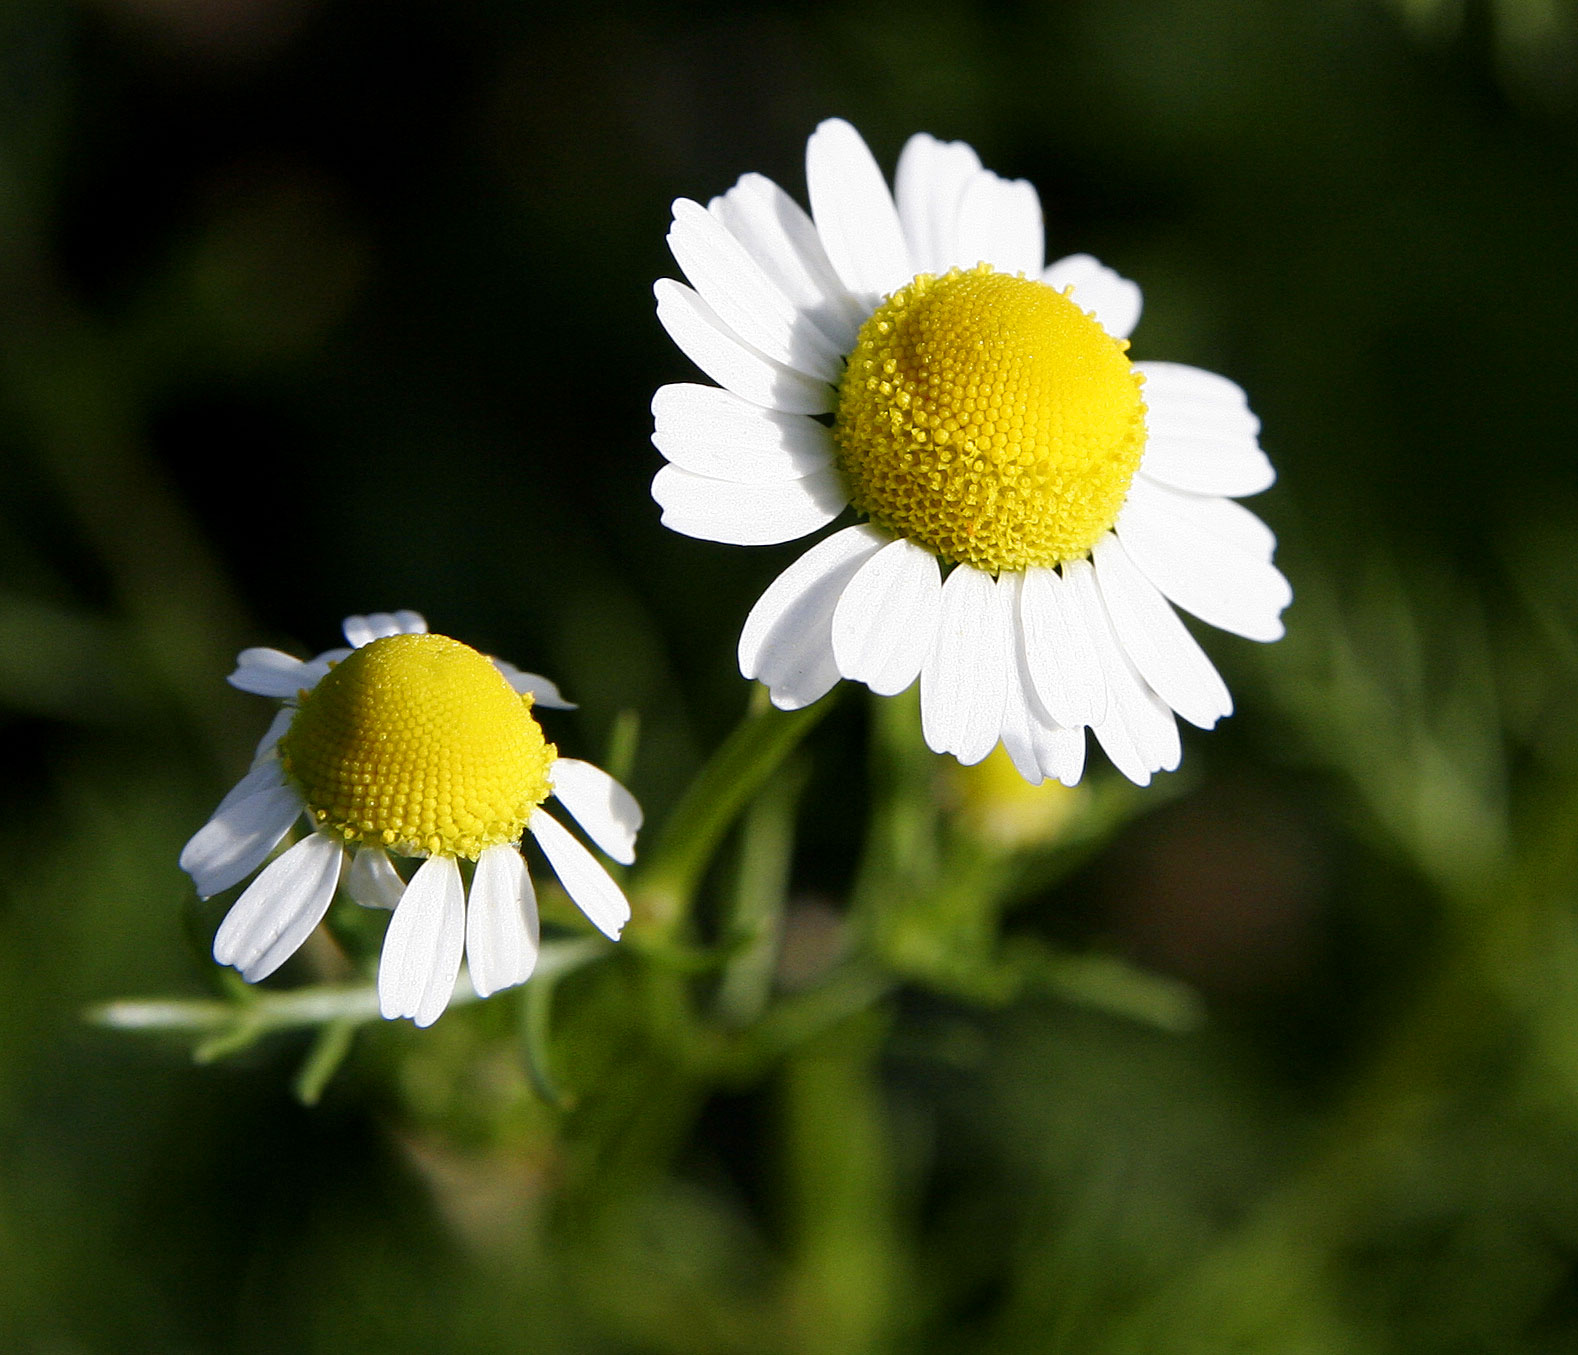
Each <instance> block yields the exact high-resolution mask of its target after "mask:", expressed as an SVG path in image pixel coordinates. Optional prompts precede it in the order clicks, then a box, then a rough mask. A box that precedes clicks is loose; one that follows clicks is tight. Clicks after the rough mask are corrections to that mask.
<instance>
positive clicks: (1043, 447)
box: [833, 264, 1145, 574]
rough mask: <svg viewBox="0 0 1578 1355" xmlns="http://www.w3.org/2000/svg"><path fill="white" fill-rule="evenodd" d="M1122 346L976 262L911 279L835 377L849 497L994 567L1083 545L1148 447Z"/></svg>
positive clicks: (1034, 290) (883, 521)
mask: <svg viewBox="0 0 1578 1355" xmlns="http://www.w3.org/2000/svg"><path fill="white" fill-rule="evenodd" d="M1127 348H1128V344H1127V343H1126V342H1124V341H1122V340H1118V339H1114V338H1112V337H1111V335H1109V334H1108V333H1107V332H1106V331H1105V330H1104V329H1102V327H1101V326H1100V325H1099V324H1097V323H1096V321H1095V320H1093V319H1092V318H1091V317H1090V316H1089V315H1087V314H1086V313H1085V312H1084V311H1082V310H1081V309H1080V308H1079V307H1078V306H1076V305H1075V304H1074V302H1073V301H1071V300H1070V299H1069V298H1068V297H1066V296H1064V295H1063V294H1062V293H1060V292H1056V291H1054V290H1053V289H1052V288H1050V287H1048V286H1045V285H1044V284H1042V283H1040V282H1032V281H1029V280H1027V279H1025V278H1022V277H1012V276H1010V275H1008V274H1006V273H995V272H993V271H992V269H991V268H989V267H988V266H987V265H985V264H982V265H980V266H979V267H977V268H973V269H970V270H969V271H968V272H965V271H961V270H959V269H955V270H954V271H953V272H951V273H948V274H946V275H945V276H943V277H932V276H930V275H929V274H922V275H921V276H920V277H918V278H916V279H915V280H914V281H913V282H911V283H910V284H909V285H908V286H906V287H902V288H900V289H899V290H898V291H897V292H895V293H894V294H893V295H892V296H891V297H889V298H888V300H887V301H885V302H884V303H883V304H882V305H881V306H880V307H878V309H877V310H876V312H875V313H874V314H873V315H872V316H871V318H870V319H869V320H867V321H866V323H865V325H864V326H862V328H861V331H860V337H859V340H858V341H857V343H856V345H855V351H854V352H853V353H851V354H850V357H849V365H848V367H847V368H846V369H845V372H844V379H843V382H842V383H841V385H840V386H839V391H838V409H837V412H836V414H835V415H834V421H833V442H834V446H835V449H836V455H837V458H838V464H839V467H840V468H841V469H842V471H843V473H844V480H845V484H846V487H847V488H848V490H849V496H850V501H851V502H852V503H853V504H854V505H855V507H856V508H857V509H858V510H859V511H860V512H862V513H864V514H866V515H867V516H868V517H869V518H870V519H871V520H872V521H873V522H874V523H876V524H877V525H878V526H879V527H883V528H885V529H887V530H888V531H890V532H893V533H894V534H896V535H898V536H905V537H909V538H910V539H911V540H913V541H917V542H919V543H920V544H921V545H923V546H926V547H927V548H928V549H930V550H933V551H935V552H936V553H937V554H938V555H940V556H942V557H943V559H945V560H951V561H953V562H955V563H959V564H967V565H974V566H975V567H976V568H978V569H984V570H986V571H988V572H990V573H993V574H995V573H997V572H999V571H1000V570H1005V569H1007V570H1019V569H1024V568H1025V567H1026V566H1028V565H1047V566H1050V565H1055V564H1058V563H1059V562H1061V561H1063V560H1071V559H1076V558H1078V557H1081V556H1083V555H1085V554H1086V553H1087V552H1088V551H1089V550H1090V548H1091V547H1092V546H1093V545H1095V543H1096V540H1097V539H1098V538H1099V537H1100V536H1101V534H1102V533H1103V532H1104V531H1106V530H1107V529H1108V528H1109V527H1111V526H1112V524H1113V521H1114V520H1115V519H1116V518H1117V516H1118V509H1119V508H1121V507H1122V506H1123V500H1124V497H1125V496H1126V495H1127V494H1128V491H1129V482H1130V480H1131V479H1132V478H1133V476H1134V469H1135V467H1136V466H1138V465H1139V463H1140V453H1141V451H1142V450H1143V448H1144V445H1145V406H1144V404H1143V403H1142V401H1141V399H1140V377H1139V374H1138V373H1137V372H1135V371H1134V369H1133V368H1132V367H1131V366H1130V365H1129V360H1128V358H1127V357H1126V356H1125V350H1126V349H1127Z"/></svg>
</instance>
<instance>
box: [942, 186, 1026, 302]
mask: <svg viewBox="0 0 1578 1355" xmlns="http://www.w3.org/2000/svg"><path fill="white" fill-rule="evenodd" d="M955 262H956V263H958V265H959V266H960V267H961V268H974V267H975V265H976V264H978V263H989V264H991V265H992V267H993V268H995V269H996V270H997V271H998V272H999V273H1023V274H1024V275H1025V276H1026V277H1028V278H1031V279H1034V278H1036V277H1038V276H1039V275H1040V272H1041V266H1042V265H1043V264H1044V263H1045V262H1046V229H1045V226H1044V225H1043V224H1042V220H1041V199H1040V197H1039V196H1037V194H1036V190H1035V189H1034V188H1032V187H1031V186H1030V185H1029V184H1028V183H1026V182H1025V181H1024V180H1023V179H1012V180H1010V179H1004V178H1000V177H999V176H998V175H996V174H993V173H992V172H991V170H989V169H983V170H981V171H980V172H979V173H977V174H976V175H975V176H974V177H973V178H972V179H971V180H970V182H969V184H968V185H967V186H966V187H965V190H964V195H963V196H962V197H961V198H960V200H959V243H958V246H957V252H956V254H955Z"/></svg>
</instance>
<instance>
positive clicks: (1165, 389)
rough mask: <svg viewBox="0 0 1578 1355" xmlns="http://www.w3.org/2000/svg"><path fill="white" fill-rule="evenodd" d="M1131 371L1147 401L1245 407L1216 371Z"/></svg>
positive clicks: (1152, 365)
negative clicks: (1142, 383)
mask: <svg viewBox="0 0 1578 1355" xmlns="http://www.w3.org/2000/svg"><path fill="white" fill-rule="evenodd" d="M1076 257H1079V256H1076ZM1054 266H1055V265H1054ZM1134 369H1135V371H1137V372H1139V373H1140V374H1141V375H1142V376H1143V377H1144V378H1145V394H1146V396H1147V397H1148V398H1149V397H1151V396H1156V397H1162V396H1165V397H1167V398H1168V399H1169V400H1172V401H1175V402H1179V401H1185V400H1196V401H1199V402H1200V403H1201V404H1203V405H1205V406H1207V407H1214V408H1222V407H1227V408H1233V407H1237V408H1241V409H1248V408H1249V397H1248V396H1246V395H1245V394H1244V389H1243V387H1242V386H1240V385H1239V384H1238V383H1237V382H1236V381H1232V380H1230V379H1229V378H1227V377H1225V376H1223V375H1221V373H1219V372H1208V371H1206V370H1205V368H1203V367H1191V366H1189V364H1188V363H1185V362H1136V363H1135V364H1134Z"/></svg>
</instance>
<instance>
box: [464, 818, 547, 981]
mask: <svg viewBox="0 0 1578 1355" xmlns="http://www.w3.org/2000/svg"><path fill="white" fill-rule="evenodd" d="M538 941H539V927H538V922H537V894H536V891H535V890H533V889H532V886H531V876H530V875H528V874H527V873H526V862H525V861H524V860H523V859H522V858H521V854H520V849H519V848H518V847H514V846H511V845H510V844H509V843H503V844H501V845H499V846H496V847H489V848H487V849H486V850H485V851H484V852H483V853H482V855H481V856H479V857H478V858H477V870H476V874H474V875H473V876H472V877H471V896H470V898H468V899H467V900H466V967H467V968H468V969H469V970H470V971H471V986H472V987H473V988H475V989H476V992H477V996H478V997H487V996H489V995H490V994H492V993H496V992H498V991H499V989H501V988H509V987H512V986H513V985H515V984H517V983H525V982H526V980H527V979H529V978H530V977H531V972H532V970H533V969H535V968H536V967H537V950H538Z"/></svg>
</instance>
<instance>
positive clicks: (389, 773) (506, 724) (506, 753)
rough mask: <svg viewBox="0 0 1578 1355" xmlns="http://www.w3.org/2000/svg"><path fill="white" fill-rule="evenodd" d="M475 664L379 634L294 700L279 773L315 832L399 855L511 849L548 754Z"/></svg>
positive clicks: (523, 702) (452, 652)
mask: <svg viewBox="0 0 1578 1355" xmlns="http://www.w3.org/2000/svg"><path fill="white" fill-rule="evenodd" d="M531 703H532V699H531V696H530V695H529V694H528V695H526V696H521V695H519V694H517V693H516V692H515V690H514V689H513V688H512V687H511V686H510V684H509V683H508V682H506V681H505V680H504V677H503V675H502V674H501V673H500V672H499V670H498V669H497V668H495V667H494V666H493V665H492V664H491V663H490V662H489V661H488V660H487V659H486V658H484V657H483V656H482V655H481V654H479V653H477V651H476V650H474V649H472V648H470V647H469V646H468V645H463V644H461V643H460V642H459V641H458V640H451V639H449V638H448V637H447V636H443V635H391V636H388V637H386V638H385V639H382V640H374V641H373V642H372V643H371V644H367V645H363V646H362V647H361V648H360V649H358V650H356V651H355V652H353V653H352V654H351V655H349V657H347V658H346V659H345V660H344V661H343V662H341V663H339V664H337V665H336V666H335V667H334V668H332V669H331V670H330V671H329V673H328V675H327V676H326V677H325V678H324V679H323V680H322V681H321V682H319V683H318V685H317V686H316V687H314V688H313V689H312V690H311V691H310V692H307V693H305V694H304V695H303V696H302V698H301V706H300V708H299V709H298V710H297V712H296V715H295V718H294V719H292V721H291V723H290V729H289V730H287V731H286V733H285V736H284V738H282V739H281V740H280V745H279V748H280V758H281V761H282V762H283V763H284V766H285V770H286V771H287V772H288V773H289V774H290V775H291V776H292V777H294V778H295V780H296V782H297V783H298V784H299V785H300V786H301V788H302V790H303V791H304V792H305V793H306V797H307V807H308V809H309V810H310V811H311V812H312V815H313V817H314V818H315V819H317V821H318V823H319V824H320V825H322V826H323V827H324V828H327V829H330V830H331V831H334V832H338V833H339V834H341V835H342V836H343V837H344V838H345V839H346V840H347V841H357V842H367V843H370V844H376V845H379V846H384V847H388V848H391V849H392V850H394V851H396V852H398V853H400V854H401V855H403V856H464V857H468V858H470V859H472V860H475V859H476V858H477V856H478V855H479V854H480V853H481V852H482V850H483V849H484V848H486V847H493V846H497V845H498V844H500V843H505V842H519V841H520V836H521V831H522V830H523V829H524V828H525V826H526V820H527V818H528V817H529V816H530V814H531V812H532V810H533V809H535V808H536V807H537V806H538V805H540V804H541V803H542V802H543V801H544V800H545V799H547V797H548V790H549V786H548V768H549V767H550V766H552V765H553V761H554V759H555V758H556V757H557V756H558V750H557V749H555V748H554V746H553V745H552V744H551V743H548V742H546V741H545V740H544V738H543V735H542V730H541V728H540V727H539V726H538V724H537V721H536V720H534V719H533V718H532V715H531Z"/></svg>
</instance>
